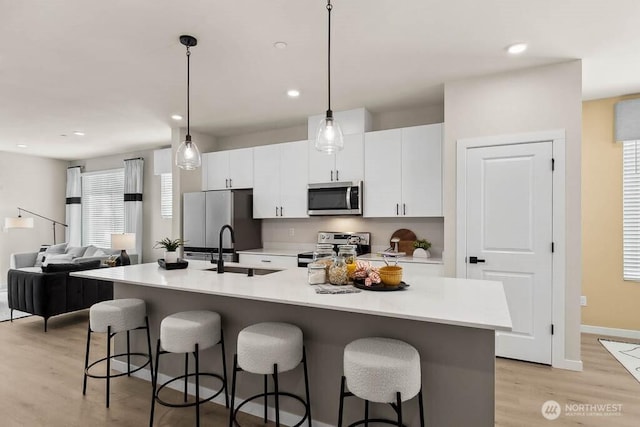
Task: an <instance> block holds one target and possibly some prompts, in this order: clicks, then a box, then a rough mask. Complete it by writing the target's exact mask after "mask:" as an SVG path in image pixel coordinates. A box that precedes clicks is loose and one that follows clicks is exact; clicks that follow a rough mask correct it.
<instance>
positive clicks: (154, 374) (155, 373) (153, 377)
mask: <svg viewBox="0 0 640 427" xmlns="http://www.w3.org/2000/svg"><path fill="white" fill-rule="evenodd" d="M158 365H160V339H158V346H157V347H156V369H155V371H154V370H153V369H152V370H151V414H150V415H149V427H153V411H154V409H155V407H156V387H157V385H158Z"/></svg>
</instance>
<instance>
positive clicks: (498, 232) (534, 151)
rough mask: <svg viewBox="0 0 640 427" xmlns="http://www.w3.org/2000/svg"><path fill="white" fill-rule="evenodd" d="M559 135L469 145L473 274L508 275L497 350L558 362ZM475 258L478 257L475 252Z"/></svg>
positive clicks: (468, 256)
mask: <svg viewBox="0 0 640 427" xmlns="http://www.w3.org/2000/svg"><path fill="white" fill-rule="evenodd" d="M552 148H553V147H552V142H535V143H528V144H512V145H500V146H492V147H479V148H469V149H467V150H466V151H467V153H466V156H467V171H466V237H467V242H466V247H467V253H466V267H467V271H466V273H467V274H466V275H467V277H468V278H473V279H486V280H496V281H501V282H502V283H503V284H504V289H505V293H506V297H507V303H508V305H509V312H510V314H511V320H512V323H513V330H512V332H509V333H503V332H499V333H497V335H496V355H498V356H502V357H508V358H513V359H519V360H527V361H531V362H538V363H546V364H551V334H552V331H551V321H552V256H553V255H552V237H553V230H552V224H553V222H552V219H553V218H552V213H553V212H552V207H553V200H552V186H553V172H552ZM474 258H475V259H474Z"/></svg>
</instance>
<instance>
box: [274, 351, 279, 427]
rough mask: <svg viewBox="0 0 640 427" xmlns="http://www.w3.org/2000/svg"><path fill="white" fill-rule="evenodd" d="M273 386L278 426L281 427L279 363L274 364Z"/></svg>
mask: <svg viewBox="0 0 640 427" xmlns="http://www.w3.org/2000/svg"><path fill="white" fill-rule="evenodd" d="M273 388H274V390H273V391H274V394H273V395H274V397H275V398H276V427H280V398H279V397H280V396H278V393H280V391H279V390H278V364H277V363H274V364H273Z"/></svg>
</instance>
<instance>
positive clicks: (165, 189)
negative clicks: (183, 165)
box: [160, 173, 173, 219]
mask: <svg viewBox="0 0 640 427" xmlns="http://www.w3.org/2000/svg"><path fill="white" fill-rule="evenodd" d="M160 215H161V216H162V218H165V219H169V218H171V217H173V176H172V175H171V174H170V173H163V174H161V175H160Z"/></svg>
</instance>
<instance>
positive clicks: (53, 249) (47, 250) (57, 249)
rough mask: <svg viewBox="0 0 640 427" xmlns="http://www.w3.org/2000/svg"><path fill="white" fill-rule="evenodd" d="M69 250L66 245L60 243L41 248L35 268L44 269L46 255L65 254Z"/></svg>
mask: <svg viewBox="0 0 640 427" xmlns="http://www.w3.org/2000/svg"><path fill="white" fill-rule="evenodd" d="M66 250H67V244H66V243H59V244H57V245H53V246H44V247H41V248H40V252H38V255H37V256H36V263H35V264H34V265H33V266H34V267H42V264H43V263H44V260H45V254H64V253H65V251H66Z"/></svg>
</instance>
